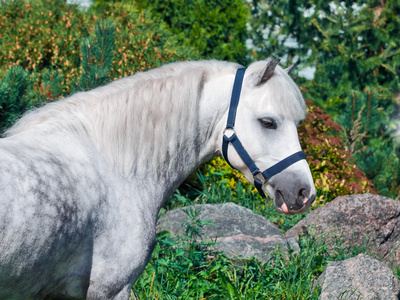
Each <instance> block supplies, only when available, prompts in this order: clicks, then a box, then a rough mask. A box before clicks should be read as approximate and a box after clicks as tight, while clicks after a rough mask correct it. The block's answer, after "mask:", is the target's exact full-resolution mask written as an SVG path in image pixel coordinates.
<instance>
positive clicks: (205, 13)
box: [135, 0, 248, 64]
mask: <svg viewBox="0 0 400 300" xmlns="http://www.w3.org/2000/svg"><path fill="white" fill-rule="evenodd" d="M135 2H136V3H138V4H139V6H140V7H141V8H145V7H146V8H147V7H149V8H150V10H151V12H152V13H153V14H154V15H155V16H157V17H158V18H160V19H162V20H163V21H164V22H165V23H166V24H168V26H169V28H170V30H171V31H172V32H173V33H174V34H175V35H176V36H177V37H178V39H179V40H180V41H182V42H183V43H185V44H187V45H190V46H194V47H196V48H197V49H198V50H199V52H200V54H201V56H202V58H206V59H210V58H213V59H220V60H228V61H236V62H239V63H242V64H247V63H248V58H247V57H246V54H247V50H246V38H247V28H246V22H247V20H248V9H247V7H246V6H245V5H243V0H226V1H216V0H208V1H207V0H190V1H187V0H168V1H165V0H136V1H135Z"/></svg>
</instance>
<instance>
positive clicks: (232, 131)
mask: <svg viewBox="0 0 400 300" xmlns="http://www.w3.org/2000/svg"><path fill="white" fill-rule="evenodd" d="M235 133H236V132H235V129H233V128H230V127H226V128H225V129H224V132H223V135H224V136H226V137H227V138H228V139H230V138H231V137H232V136H233V135H234V134H235Z"/></svg>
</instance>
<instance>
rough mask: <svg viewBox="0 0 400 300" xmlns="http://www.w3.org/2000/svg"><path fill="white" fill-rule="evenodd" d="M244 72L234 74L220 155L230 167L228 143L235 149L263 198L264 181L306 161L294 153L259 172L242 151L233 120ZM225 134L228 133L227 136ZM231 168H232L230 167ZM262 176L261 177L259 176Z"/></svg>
mask: <svg viewBox="0 0 400 300" xmlns="http://www.w3.org/2000/svg"><path fill="white" fill-rule="evenodd" d="M245 72H246V68H240V69H238V70H237V72H236V77H235V82H234V84H233V90H232V98H231V104H230V107H229V113H228V122H227V124H226V128H225V131H224V136H223V142H222V155H223V157H224V158H225V160H226V161H227V163H228V164H229V165H230V166H232V165H231V163H230V162H229V160H228V146H229V143H231V144H232V146H233V147H234V148H235V150H236V152H237V154H238V155H239V156H240V158H241V159H242V161H243V162H244V163H245V164H246V166H247V167H248V168H249V170H250V172H251V174H253V178H254V186H255V187H256V189H257V191H258V192H259V193H260V195H261V197H263V198H265V194H264V191H263V190H262V185H263V183H264V182H265V181H267V180H268V179H270V178H271V177H272V176H274V175H276V174H278V173H279V172H281V171H283V170H284V169H286V168H287V167H289V166H290V165H292V164H294V163H296V162H298V161H299V160H302V159H306V156H305V154H304V152H303V151H299V152H296V153H294V154H292V155H290V156H288V157H286V158H285V159H283V160H281V161H280V162H278V163H276V164H275V165H273V166H272V167H270V168H268V169H266V170H265V171H263V172H261V171H260V169H259V168H257V166H256V164H255V163H254V161H253V160H252V159H251V157H250V155H249V154H248V153H247V151H246V150H245V149H244V147H243V145H242V143H241V142H240V140H239V138H238V137H237V135H236V133H235V130H234V126H235V119H236V110H237V107H238V104H239V98H240V91H241V90H242V83H243V77H244V73H245ZM227 133H230V134H229V136H227ZM232 167H233V166H232ZM260 175H262V176H260Z"/></svg>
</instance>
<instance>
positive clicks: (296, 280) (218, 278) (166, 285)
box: [131, 175, 400, 300]
mask: <svg viewBox="0 0 400 300" xmlns="http://www.w3.org/2000/svg"><path fill="white" fill-rule="evenodd" d="M211 179H212V178H211ZM199 180H200V183H201V185H200V186H198V188H197V189H193V188H191V189H188V191H189V192H188V193H187V194H185V195H182V192H179V191H177V192H176V193H175V194H174V195H173V196H172V197H171V199H170V201H169V202H168V203H167V205H166V206H165V207H164V208H163V209H162V211H161V213H164V212H165V211H166V210H170V209H174V208H178V207H182V206H186V205H192V204H201V203H224V202H228V201H230V202H234V203H237V204H239V205H242V206H245V207H247V208H249V209H251V210H252V211H253V212H254V213H257V214H260V215H263V216H265V217H267V218H268V219H270V220H271V221H272V222H274V223H276V224H277V225H278V226H279V227H280V228H281V230H282V231H286V230H288V229H289V228H291V227H292V226H293V225H295V224H296V223H297V222H298V221H299V220H300V219H301V218H303V217H304V216H305V215H306V214H307V213H304V214H301V215H296V216H284V215H282V214H280V213H278V212H276V211H275V209H274V207H273V203H272V201H267V202H265V200H263V199H261V198H260V197H259V196H258V195H257V194H254V193H252V191H251V188H249V187H247V188H246V187H244V186H243V185H241V184H240V183H239V184H237V186H236V189H235V190H233V189H232V188H230V187H228V186H226V185H217V184H213V183H212V184H207V185H206V184H205V182H206V179H205V178H204V177H202V176H201V175H200V178H199ZM195 217H196V213H195V212H194V211H192V212H190V213H188V221H187V222H185V223H186V224H189V226H188V230H187V231H186V235H185V236H177V237H176V236H171V235H170V234H169V233H168V232H165V231H164V232H160V233H159V234H157V245H156V248H155V250H154V252H153V255H152V258H151V260H150V262H149V264H148V265H147V267H146V269H145V271H144V273H143V274H142V275H141V277H140V278H139V279H138V281H137V282H136V284H135V285H134V287H133V288H132V298H131V299H141V300H144V299H318V297H319V295H320V293H321V290H320V288H319V287H318V286H317V285H315V280H316V279H317V278H318V276H319V275H320V274H321V273H322V271H323V270H324V268H325V266H326V265H327V264H328V263H329V262H331V261H340V260H345V259H347V258H350V257H354V256H356V255H358V254H359V253H364V254H370V252H369V250H368V247H367V246H366V245H367V244H368V243H365V246H360V247H355V248H352V249H349V248H348V247H345V246H344V245H343V244H342V243H341V242H340V240H336V243H335V246H334V247H333V249H330V251H328V249H327V245H326V244H325V238H324V237H323V236H315V235H313V234H312V233H310V234H309V235H307V236H302V237H300V240H299V241H298V242H299V246H300V249H301V250H300V251H299V252H297V253H293V252H289V256H288V257H287V256H286V257H285V256H284V255H283V254H282V253H280V252H279V249H277V251H276V253H274V254H272V255H271V259H270V260H269V261H268V262H267V263H265V264H262V263H261V262H259V261H258V260H256V259H254V258H248V259H243V260H241V261H240V262H238V261H237V260H236V261H235V260H233V259H230V258H228V257H227V256H226V255H225V254H224V253H218V252H216V251H214V250H213V245H214V243H213V242H207V243H206V242H198V241H196V239H195V238H196V237H197V236H198V235H199V234H200V232H201V231H200V229H201V228H202V226H204V225H205V224H206V222H207V221H206V220H195ZM394 274H395V276H397V277H399V275H400V268H399V267H398V268H395V269H394Z"/></svg>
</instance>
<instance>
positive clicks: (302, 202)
mask: <svg viewBox="0 0 400 300" xmlns="http://www.w3.org/2000/svg"><path fill="white" fill-rule="evenodd" d="M315 198H316V193H315V188H313V187H311V186H310V187H307V188H305V187H304V186H303V187H300V188H292V189H287V188H277V189H276V190H275V196H274V205H275V209H276V210H277V211H279V212H282V213H284V214H287V215H294V214H298V213H302V212H304V211H306V210H307V209H308V208H309V207H310V205H311V204H312V203H313V202H314V201H315Z"/></svg>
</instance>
